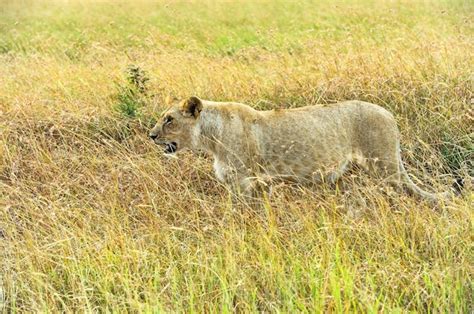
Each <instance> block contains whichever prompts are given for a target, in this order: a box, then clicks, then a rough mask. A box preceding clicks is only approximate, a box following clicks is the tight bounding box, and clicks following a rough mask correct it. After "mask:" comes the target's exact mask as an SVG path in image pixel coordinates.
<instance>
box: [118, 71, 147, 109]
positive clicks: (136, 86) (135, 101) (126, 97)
mask: <svg viewBox="0 0 474 314" xmlns="http://www.w3.org/2000/svg"><path fill="white" fill-rule="evenodd" d="M126 75H127V84H125V85H120V84H117V89H118V93H117V95H116V100H117V104H116V106H115V109H116V110H117V111H118V112H119V113H120V114H122V115H123V116H125V117H128V118H135V117H136V116H138V114H139V111H140V108H141V107H143V106H144V105H145V101H146V98H147V82H148V81H149V80H150V79H149V78H148V77H147V76H146V73H145V71H143V70H142V69H141V68H140V67H138V66H129V67H128V68H127V70H126Z"/></svg>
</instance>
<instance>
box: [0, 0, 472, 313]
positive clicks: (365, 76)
mask: <svg viewBox="0 0 474 314" xmlns="http://www.w3.org/2000/svg"><path fill="white" fill-rule="evenodd" d="M472 12H473V6H472V4H470V3H469V2H463V1H445V2H442V1H436V2H371V1H346V2H344V3H338V4H334V3H333V2H332V1H322V2H317V3H315V2H312V1H301V2H286V1H282V2H278V1H277V2H255V1H252V2H250V1H248V2H247V1H237V2H232V3H216V2H212V1H193V2H186V3H184V2H160V3H156V2H147V1H138V2H136V1H134V2H130V3H128V2H122V1H120V2H119V1H116V2H99V3H97V2H95V1H70V2H67V3H64V2H60V1H22V2H21V3H17V2H9V1H7V2H3V3H1V13H0V309H1V310H2V311H5V312H23V311H50V312H56V311H68V312H69V311H84V310H86V311H97V310H99V309H105V310H110V311H124V310H129V311H164V312H176V311H182V312H231V311H241V312H255V311H275V312H276V311H283V312H321V311H331V312H353V311H359V312H381V311H385V312H410V311H415V312H451V313H460V312H464V313H467V312H472V311H473V286H472V282H473V267H472V265H473V264H474V256H473V253H472V239H473V210H472V204H473V194H472V186H470V184H471V182H472V177H473V176H474V174H473V170H472V169H473V164H472V160H473V159H474V158H473V128H472V99H473V97H474V96H473V89H472V83H473V82H472V69H473V64H474V54H473V51H474V49H473V48H474V44H473V41H472V38H473V35H474V29H473V23H472ZM130 64H134V65H136V66H137V67H138V68H140V69H143V70H145V72H146V73H147V77H149V78H150V80H149V81H148V82H147V93H146V97H145V96H139V95H138V94H137V93H136V90H135V93H132V94H127V93H125V94H124V91H125V92H126V91H127V90H128V91H130V88H132V89H133V87H130V83H129V82H127V74H126V71H127V69H128V67H129V65H130ZM132 85H133V84H132ZM127 88H128V89H127ZM123 95H125V96H127V97H128V96H130V97H128V98H127V97H125V98H126V99H125V100H126V102H125V103H126V106H125V105H124V106H125V107H120V106H121V104H123V103H124V102H123V101H124V98H123V97H122V96H123ZM137 95H138V96H137ZM189 95H198V96H200V97H202V98H205V99H213V100H236V101H241V102H245V103H248V104H250V105H252V106H254V107H256V108H259V109H272V108H287V107H297V106H302V105H307V104H315V103H328V102H334V101H339V100H346V99H361V100H365V101H370V102H373V103H377V104H380V105H382V106H384V107H385V108H388V109H389V110H390V111H392V112H393V113H394V115H395V116H396V118H397V120H398V124H399V126H400V129H401V133H402V145H403V151H402V155H403V159H404V161H405V164H406V165H407V168H408V169H409V172H410V173H411V174H412V176H413V179H414V180H415V181H416V182H417V183H419V184H420V185H421V186H423V187H424V188H426V189H428V190H433V191H442V190H446V189H448V188H449V187H450V186H451V184H452V183H453V180H454V179H455V175H456V176H461V177H464V178H465V185H466V187H465V190H464V193H463V195H461V196H459V197H457V198H456V199H455V200H454V202H453V203H449V204H445V205H443V206H441V207H440V208H437V209H436V210H434V208H432V206H431V205H430V204H428V203H423V202H420V201H418V200H416V199H414V198H411V197H409V196H406V195H394V194H393V193H392V192H391V191H390V190H389V189H388V188H387V187H385V186H384V185H382V184H381V183H380V182H376V181H374V180H371V179H370V178H367V177H366V176H365V175H364V174H362V173H358V172H357V171H355V172H353V173H352V174H350V175H348V176H347V177H345V178H344V181H345V182H344V183H345V186H347V191H346V192H344V193H343V192H341V191H339V190H337V189H336V190H331V189H327V188H326V187H316V188H309V187H304V186H303V187H291V186H284V185H283V186H277V187H275V190H274V193H273V197H272V198H271V199H269V200H266V201H264V204H263V206H262V208H261V210H249V209H248V208H246V207H245V206H242V205H239V204H235V203H233V202H232V195H230V193H229V192H228V191H227V190H226V188H225V187H224V186H222V185H221V184H219V183H218V182H217V181H216V180H215V178H214V176H213V173H212V169H211V160H210V158H209V157H208V156H194V155H191V154H190V153H187V152H184V153H182V154H181V155H180V156H179V158H178V159H170V158H166V157H165V156H163V155H162V154H161V152H160V150H159V149H157V148H156V147H155V146H154V145H153V143H151V142H150V141H149V140H148V139H147V133H148V129H149V128H150V127H151V125H152V124H153V121H154V119H155V118H156V117H157V115H159V113H160V112H161V111H162V110H163V109H164V107H163V104H164V100H165V99H166V98H167V97H170V96H171V97H174V96H176V97H187V96H189ZM130 104H131V105H130ZM129 105H130V106H129ZM117 108H122V109H118V110H119V112H121V113H122V114H117ZM124 108H125V109H124ZM129 108H132V109H131V111H128V109H129ZM132 111H133V112H132ZM131 112H132V114H130V113H131ZM137 113H139V114H137Z"/></svg>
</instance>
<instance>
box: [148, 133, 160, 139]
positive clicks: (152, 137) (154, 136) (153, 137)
mask: <svg viewBox="0 0 474 314" xmlns="http://www.w3.org/2000/svg"><path fill="white" fill-rule="evenodd" d="M149 136H150V138H151V139H152V140H154V139H155V138H157V137H158V135H156V134H150V135H149Z"/></svg>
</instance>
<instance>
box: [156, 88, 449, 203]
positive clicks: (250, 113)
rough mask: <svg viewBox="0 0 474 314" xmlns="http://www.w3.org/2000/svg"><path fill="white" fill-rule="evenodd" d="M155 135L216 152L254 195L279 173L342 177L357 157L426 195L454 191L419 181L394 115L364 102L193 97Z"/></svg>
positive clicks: (220, 168) (168, 148)
mask: <svg viewBox="0 0 474 314" xmlns="http://www.w3.org/2000/svg"><path fill="white" fill-rule="evenodd" d="M150 137H151V138H152V139H153V140H154V141H155V143H156V144H158V145H162V146H163V147H164V150H165V152H166V153H175V152H177V151H179V150H181V149H183V148H190V149H192V150H199V151H202V150H205V151H207V152H209V153H210V154H212V155H213V157H214V171H215V174H216V177H217V178H218V179H219V180H220V181H222V182H224V183H227V184H229V185H231V186H232V187H235V188H237V189H238V190H240V191H241V192H243V193H244V194H246V195H252V194H253V193H254V191H255V187H256V186H257V185H258V182H261V181H262V180H263V181H264V182H268V181H269V180H273V179H275V178H280V179H287V180H292V181H310V182H315V183H318V182H329V183H335V182H336V181H337V180H338V178H339V177H340V176H341V175H342V174H343V173H344V172H345V171H346V169H347V168H348V165H349V164H351V163H356V164H358V165H360V166H361V167H362V168H364V169H367V170H368V171H369V172H370V173H371V174H374V175H376V176H377V177H380V178H384V179H387V181H388V182H390V183H391V184H393V185H395V186H397V187H402V186H404V187H406V188H408V191H410V192H412V193H414V194H416V195H419V196H421V197H422V198H425V199H428V200H431V201H436V200H437V199H439V198H444V197H445V196H447V194H446V193H443V194H433V193H428V192H426V191H423V190H422V189H420V188H419V187H418V186H416V185H415V184H414V183H413V181H412V180H411V179H410V177H409V176H408V174H407V172H406V170H405V168H404V167H403V163H402V160H401V158H400V140H399V132H398V128H397V125H396V122H395V119H394V117H393V115H392V114H391V113H390V112H388V111H387V110H385V109H384V108H382V107H380V106H377V105H374V104H371V103H367V102H362V101H346V102H342V103H338V104H333V105H324V106H307V107H301V108H295V109H281V110H280V109H276V110H270V111H257V110H255V109H253V108H251V107H249V106H247V105H244V104H241V103H234V102H213V101H207V100H201V99H199V98H198V97H191V98H189V99H186V100H183V101H181V102H177V103H175V104H174V105H172V106H171V107H170V109H168V110H167V111H166V112H165V113H164V114H163V115H162V120H161V121H159V122H158V123H157V124H156V126H155V127H154V128H153V129H152V130H151V132H150Z"/></svg>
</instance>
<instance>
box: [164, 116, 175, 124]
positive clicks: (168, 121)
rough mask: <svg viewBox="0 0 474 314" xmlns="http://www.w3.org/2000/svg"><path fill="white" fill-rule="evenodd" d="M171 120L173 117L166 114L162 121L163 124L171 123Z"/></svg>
mask: <svg viewBox="0 0 474 314" xmlns="http://www.w3.org/2000/svg"><path fill="white" fill-rule="evenodd" d="M171 121H173V117H171V116H167V117H165V119H164V121H163V123H164V124H165V125H168V124H170V123H171Z"/></svg>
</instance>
